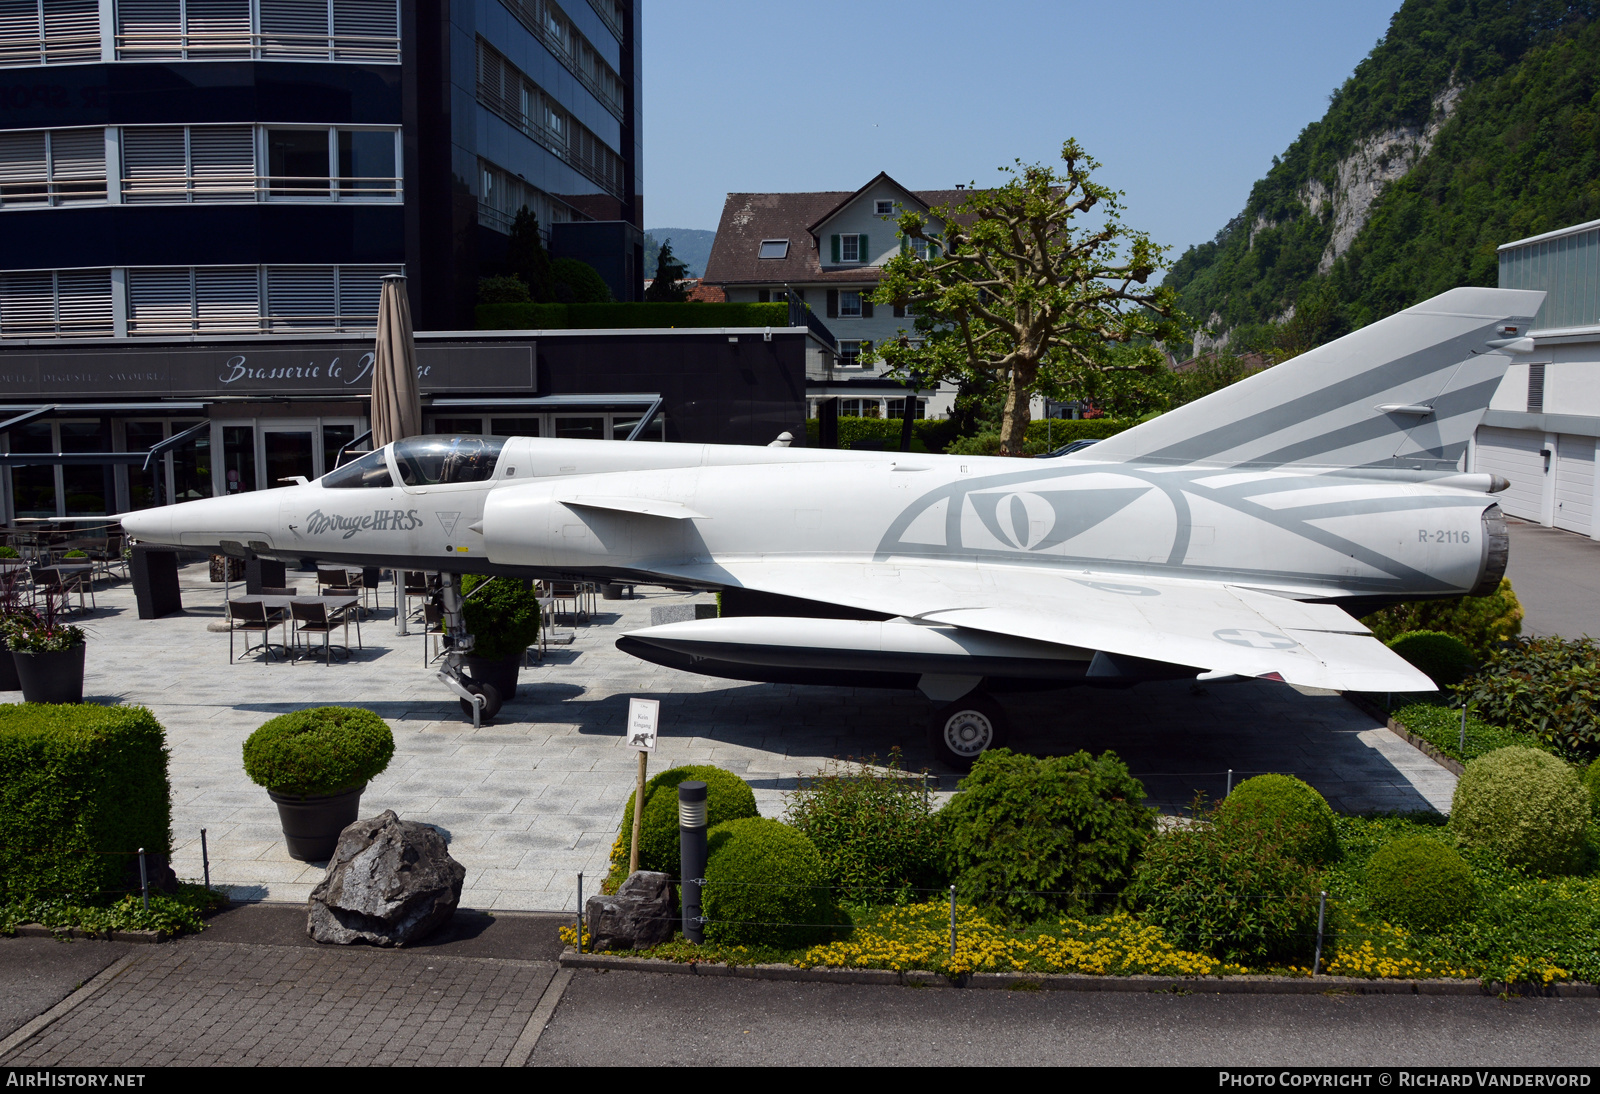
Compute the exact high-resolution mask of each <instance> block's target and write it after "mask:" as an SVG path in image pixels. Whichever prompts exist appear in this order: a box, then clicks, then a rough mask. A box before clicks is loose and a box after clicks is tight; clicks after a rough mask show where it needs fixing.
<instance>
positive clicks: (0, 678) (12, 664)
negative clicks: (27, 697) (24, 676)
mask: <svg viewBox="0 0 1600 1094" xmlns="http://www.w3.org/2000/svg"><path fill="white" fill-rule="evenodd" d="M21 688H22V681H21V680H18V679H17V663H16V661H15V660H13V659H12V657H11V647H10V646H8V645H6V640H5V639H4V638H0V691H19V690H21Z"/></svg>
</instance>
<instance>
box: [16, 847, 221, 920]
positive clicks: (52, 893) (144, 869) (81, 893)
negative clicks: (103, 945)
mask: <svg viewBox="0 0 1600 1094" xmlns="http://www.w3.org/2000/svg"><path fill="white" fill-rule="evenodd" d="M7 853H23V854H31V855H49V856H52V857H55V858H65V857H70V856H73V855H119V856H122V857H123V858H134V857H137V858H138V860H139V885H138V887H137V888H131V887H124V888H120V889H79V888H73V889H57V890H33V889H30V890H29V891H28V895H29V896H33V897H41V896H42V897H62V898H69V899H70V898H76V899H87V898H92V897H101V896H127V895H128V894H129V893H135V892H136V893H138V894H139V901H140V904H141V906H142V907H143V909H144V910H145V911H146V912H148V911H149V910H150V863H149V860H150V858H151V857H152V856H155V857H160V858H161V859H162V860H163V861H165V860H166V858H167V855H165V854H162V853H160V852H155V851H147V850H145V848H143V847H139V848H136V849H134V850H132V851H102V850H97V849H95V848H92V847H17V846H12V845H0V854H7ZM200 866H201V870H202V871H203V873H204V877H205V887H206V888H207V889H209V888H211V851H210V847H209V845H208V844H207V840H206V830H205V829H204V828H202V829H200Z"/></svg>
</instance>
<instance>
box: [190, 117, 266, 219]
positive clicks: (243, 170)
mask: <svg viewBox="0 0 1600 1094" xmlns="http://www.w3.org/2000/svg"><path fill="white" fill-rule="evenodd" d="M189 173H190V175H191V176H192V177H193V179H194V200H195V201H254V200H255V196H256V139H255V130H254V129H252V128H251V127H250V126H248V125H227V126H195V127H193V128H191V129H190V130H189Z"/></svg>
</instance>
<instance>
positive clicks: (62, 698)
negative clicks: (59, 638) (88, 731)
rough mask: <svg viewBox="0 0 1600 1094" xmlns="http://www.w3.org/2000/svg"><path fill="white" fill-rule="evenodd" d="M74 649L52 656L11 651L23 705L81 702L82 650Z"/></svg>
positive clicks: (83, 647)
mask: <svg viewBox="0 0 1600 1094" xmlns="http://www.w3.org/2000/svg"><path fill="white" fill-rule="evenodd" d="M87 648H88V647H87V646H74V647H72V649H70V650H60V651H58V652H55V653H24V652H22V651H21V650H12V651H11V659H12V663H13V664H14V665H16V672H17V681H18V683H19V684H20V685H21V687H22V701H23V702H25V703H81V702H83V651H84V650H86V649H87Z"/></svg>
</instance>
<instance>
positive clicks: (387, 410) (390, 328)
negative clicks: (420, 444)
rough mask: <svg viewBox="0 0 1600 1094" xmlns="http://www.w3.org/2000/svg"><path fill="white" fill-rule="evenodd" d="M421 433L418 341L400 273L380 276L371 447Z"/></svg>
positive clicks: (404, 283)
mask: <svg viewBox="0 0 1600 1094" xmlns="http://www.w3.org/2000/svg"><path fill="white" fill-rule="evenodd" d="M421 432H422V398H421V396H420V395H419V394H418V391H417V344H416V341H415V340H414V339H413V338H412V337H411V305H410V304H409V303H408V302H407V300H406V279H405V276H404V275H403V274H390V275H389V276H387V277H385V278H384V279H383V293H382V295H381V296H380V297H379V298H378V345H377V352H376V356H375V357H374V358H373V362H372V447H373V448H375V449H376V448H382V447H383V446H384V445H386V444H389V443H391V442H393V441H398V440H400V439H401V438H402V437H414V436H416V435H417V434H418V433H421Z"/></svg>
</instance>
